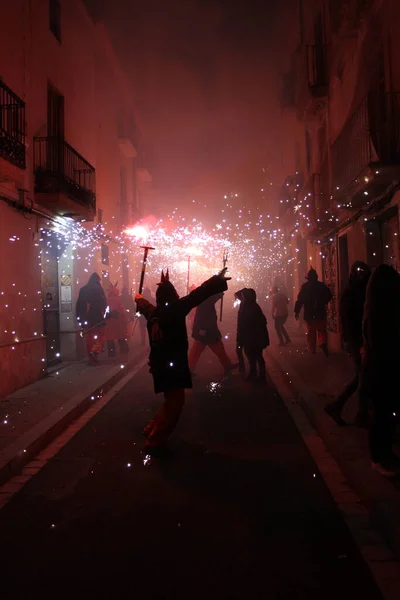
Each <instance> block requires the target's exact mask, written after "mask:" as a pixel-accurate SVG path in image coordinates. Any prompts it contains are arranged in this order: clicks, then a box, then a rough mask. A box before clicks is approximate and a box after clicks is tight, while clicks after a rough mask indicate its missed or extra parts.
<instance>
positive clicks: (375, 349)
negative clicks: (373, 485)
mask: <svg viewBox="0 0 400 600" xmlns="http://www.w3.org/2000/svg"><path fill="white" fill-rule="evenodd" d="M363 335H364V355H363V362H362V366H361V381H360V386H361V387H362V388H363V389H367V390H368V395H369V397H370V400H371V404H372V420H371V424H370V430H369V449H370V454H371V460H372V465H371V466H372V468H373V469H374V470H375V471H377V472H378V473H380V474H381V475H384V476H386V477H394V476H396V475H398V474H400V458H399V456H398V455H397V454H396V453H395V452H394V451H393V443H394V437H395V427H396V423H395V415H396V413H398V412H399V392H398V387H399V382H398V370H399V364H400V275H399V273H398V272H397V271H396V270H395V269H394V268H393V267H391V266H390V265H380V266H379V267H378V268H377V269H376V270H375V271H374V272H373V274H372V275H371V277H370V280H369V283H368V287H367V295H366V301H365V307H364V322H363Z"/></svg>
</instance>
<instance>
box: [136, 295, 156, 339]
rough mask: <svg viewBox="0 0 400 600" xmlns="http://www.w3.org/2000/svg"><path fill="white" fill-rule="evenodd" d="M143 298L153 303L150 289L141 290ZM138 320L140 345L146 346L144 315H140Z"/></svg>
mask: <svg viewBox="0 0 400 600" xmlns="http://www.w3.org/2000/svg"><path fill="white" fill-rule="evenodd" d="M143 298H144V299H145V300H147V302H150V304H152V303H153V302H154V298H153V294H152V293H151V289H150V288H148V287H145V288H144V290H143ZM138 319H139V327H140V343H141V345H142V346H145V345H146V319H145V317H144V315H140V317H138Z"/></svg>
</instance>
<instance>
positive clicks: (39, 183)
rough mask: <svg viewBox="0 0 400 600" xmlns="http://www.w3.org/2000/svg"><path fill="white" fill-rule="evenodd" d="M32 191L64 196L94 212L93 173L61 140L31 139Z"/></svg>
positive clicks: (94, 181) (94, 191) (77, 154)
mask: <svg viewBox="0 0 400 600" xmlns="http://www.w3.org/2000/svg"><path fill="white" fill-rule="evenodd" d="M34 166H35V192H36V193H46V192H47V193H64V194H66V195H68V196H69V197H72V198H73V199H74V200H75V201H76V202H79V203H81V204H83V205H84V206H85V207H86V208H89V209H90V210H93V211H95V210H96V187H95V183H96V171H95V169H94V167H92V165H91V164H90V163H88V161H87V160H85V159H84V158H83V157H82V156H81V155H80V154H79V153H78V152H77V151H76V150H75V149H74V148H72V146H70V145H69V144H68V143H67V142H66V141H65V140H62V139H59V138H54V137H40V138H35V140H34Z"/></svg>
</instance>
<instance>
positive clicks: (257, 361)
mask: <svg viewBox="0 0 400 600" xmlns="http://www.w3.org/2000/svg"><path fill="white" fill-rule="evenodd" d="M244 352H245V354H246V356H247V360H248V361H249V367H250V373H249V376H250V377H256V376H257V367H258V375H259V377H260V379H262V380H264V379H265V360H264V357H263V351H262V349H261V348H260V349H258V348H257V349H255V348H245V349H244Z"/></svg>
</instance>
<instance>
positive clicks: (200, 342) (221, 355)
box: [189, 293, 237, 375]
mask: <svg viewBox="0 0 400 600" xmlns="http://www.w3.org/2000/svg"><path fill="white" fill-rule="evenodd" d="M222 296H223V294H222V293H219V294H215V295H214V296H211V297H210V298H208V299H207V300H205V301H204V302H202V303H201V304H200V305H199V306H198V307H197V309H196V314H195V316H194V322H193V330H192V338H193V339H194V342H193V344H192V347H191V348H190V351H189V367H190V370H191V372H192V373H194V372H195V370H196V366H197V363H198V362H199V359H200V357H201V355H202V354H203V352H204V350H205V349H206V348H207V346H208V347H209V348H210V350H211V351H212V352H213V353H214V354H215V355H216V357H217V358H218V360H219V362H220V363H221V365H222V366H223V368H224V370H225V374H226V375H228V374H229V373H230V372H231V371H232V370H233V369H234V368H235V367H236V366H237V365H234V364H233V363H232V361H231V359H230V358H229V356H228V355H227V353H226V350H225V346H224V344H223V341H222V334H221V332H220V330H219V329H218V317H217V311H216V310H215V304H216V303H217V302H218V301H219V300H221V298H222Z"/></svg>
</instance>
